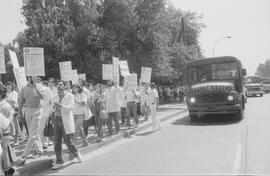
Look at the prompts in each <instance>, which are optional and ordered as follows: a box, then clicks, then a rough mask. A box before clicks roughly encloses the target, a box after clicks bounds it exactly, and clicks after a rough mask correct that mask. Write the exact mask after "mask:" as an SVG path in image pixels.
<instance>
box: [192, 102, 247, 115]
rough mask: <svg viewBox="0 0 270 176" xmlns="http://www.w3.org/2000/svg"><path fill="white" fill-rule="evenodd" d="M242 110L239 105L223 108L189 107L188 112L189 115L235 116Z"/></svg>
mask: <svg viewBox="0 0 270 176" xmlns="http://www.w3.org/2000/svg"><path fill="white" fill-rule="evenodd" d="M240 110H242V106H241V105H240V104H236V105H226V106H225V105H223V106H217V105H216V106H205V107H204V106H190V107H188V111H189V114H190V115H193V114H194V115H207V114H236V113H238V112H239V111H240Z"/></svg>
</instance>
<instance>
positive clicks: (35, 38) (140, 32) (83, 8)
mask: <svg viewBox="0 0 270 176" xmlns="http://www.w3.org/2000/svg"><path fill="white" fill-rule="evenodd" d="M22 14H23V15H24V17H25V23H26V25H27V26H28V28H27V29H26V30H25V31H23V32H21V33H19V34H18V35H17V37H16V39H15V40H14V41H15V42H18V44H19V48H18V50H17V54H18V57H19V62H20V64H23V54H22V51H23V50H22V48H23V47H43V48H44V53H45V69H46V76H48V77H49V76H54V77H58V78H59V77H60V76H59V66H58V62H61V61H66V60H71V61H72V66H73V68H74V69H75V68H77V69H78V72H79V73H86V74H87V77H88V78H90V79H92V80H95V81H101V78H102V76H101V73H102V71H101V68H102V67H101V64H102V63H111V62H112V56H116V57H119V58H120V59H121V60H128V64H129V67H130V71H131V72H136V73H138V75H140V72H141V67H142V66H147V67H152V70H153V73H152V75H153V77H152V78H153V80H154V81H157V82H159V83H168V84H172V83H174V82H177V81H178V82H179V81H180V78H181V74H182V72H183V69H182V68H183V65H184V64H185V63H187V62H189V61H191V60H194V59H198V58H200V57H201V49H200V45H199V42H198V36H199V33H200V31H201V29H202V28H203V27H204V25H203V24H202V23H201V22H200V20H201V18H202V17H201V16H200V15H197V14H196V13H193V12H184V11H182V10H180V9H176V8H175V7H173V6H172V4H171V3H170V1H169V0H42V1H36V0H26V1H24V4H23V7H22Z"/></svg>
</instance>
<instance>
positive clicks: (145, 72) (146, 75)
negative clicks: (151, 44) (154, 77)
mask: <svg viewBox="0 0 270 176" xmlns="http://www.w3.org/2000/svg"><path fill="white" fill-rule="evenodd" d="M151 72H152V68H150V67H142V72H141V81H140V82H145V83H150V82H151Z"/></svg>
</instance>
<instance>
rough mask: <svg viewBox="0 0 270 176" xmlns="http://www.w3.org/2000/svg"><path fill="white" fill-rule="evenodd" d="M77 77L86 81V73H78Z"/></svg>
mask: <svg viewBox="0 0 270 176" xmlns="http://www.w3.org/2000/svg"><path fill="white" fill-rule="evenodd" d="M78 78H79V79H82V80H85V81H86V74H85V73H83V74H78Z"/></svg>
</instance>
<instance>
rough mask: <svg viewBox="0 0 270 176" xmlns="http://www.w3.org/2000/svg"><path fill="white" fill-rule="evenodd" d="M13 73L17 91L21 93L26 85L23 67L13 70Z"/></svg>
mask: <svg viewBox="0 0 270 176" xmlns="http://www.w3.org/2000/svg"><path fill="white" fill-rule="evenodd" d="M13 73H14V76H15V78H16V82H17V85H18V89H19V91H21V90H22V88H23V87H25V86H26V85H27V80H26V75H25V68H24V67H19V68H13Z"/></svg>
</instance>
